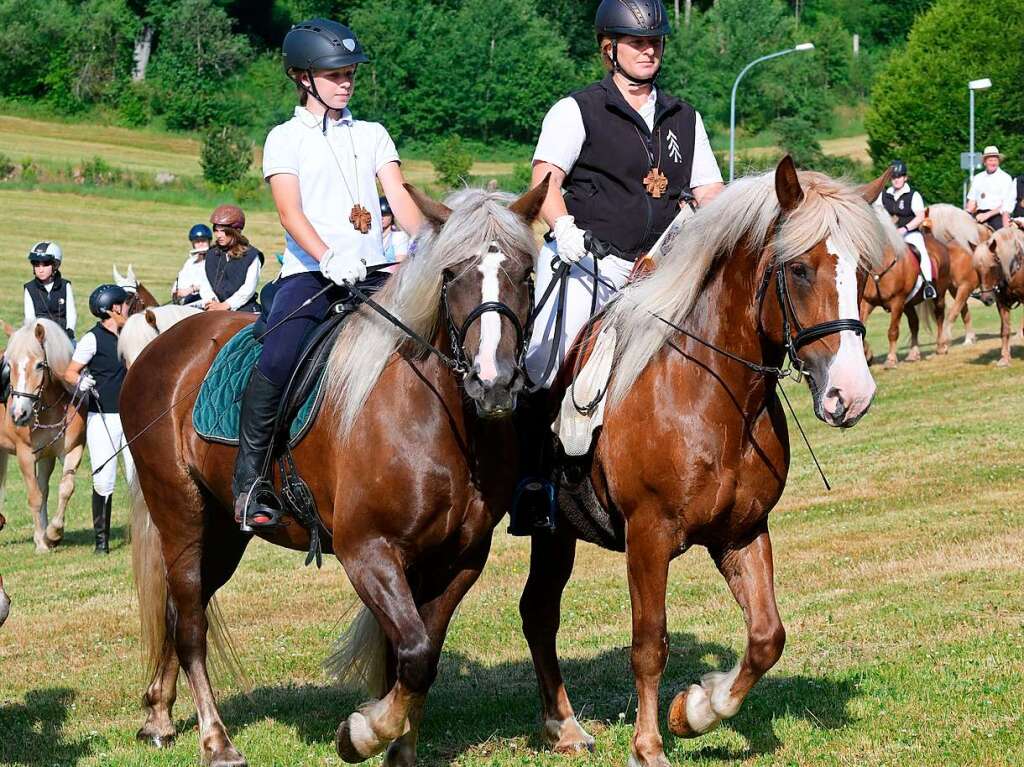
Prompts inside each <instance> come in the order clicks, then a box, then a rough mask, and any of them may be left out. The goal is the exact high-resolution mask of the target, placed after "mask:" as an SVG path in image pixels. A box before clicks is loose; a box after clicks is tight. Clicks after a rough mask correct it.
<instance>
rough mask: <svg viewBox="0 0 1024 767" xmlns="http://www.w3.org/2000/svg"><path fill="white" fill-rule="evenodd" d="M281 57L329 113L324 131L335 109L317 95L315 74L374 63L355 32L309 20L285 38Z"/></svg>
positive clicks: (292, 75)
mask: <svg viewBox="0 0 1024 767" xmlns="http://www.w3.org/2000/svg"><path fill="white" fill-rule="evenodd" d="M281 55H282V57H283V59H284V71H285V73H287V75H288V77H289V78H291V79H292V80H294V81H295V83H296V84H297V85H298V86H299V87H300V88H302V89H303V90H304V91H305V92H306V93H308V94H309V95H310V96H312V97H313V98H315V99H316V100H317V101H319V102H320V103H321V104H323V106H324V108H326V109H327V110H328V112H327V113H325V114H324V132H326V131H327V114H328V113H329V112H330V109H331V108H330V107H328V106H327V104H326V103H325V102H324V100H323V99H322V98H320V94H319V93H317V92H316V83H314V82H313V72H314V71H316V70H324V69H342V68H343V67H350V66H353V65H355V64H366V63H368V62H369V61H370V58H369V56H367V55H366V53H365V52H364V51H363V46H362V45H361V44H360V42H359V39H358V38H357V37H356V35H355V33H354V32H353V31H352V30H351V29H349V28H348V27H346V26H345V25H344V24H339V23H338V22H337V21H331V20H330V19H309V20H307V21H300V22H299V23H298V24H296V25H294V26H293V27H292V28H291V29H290V30H289V31H288V34H287V35H285V36H284V43H283V45H282V46H281ZM300 72H305V73H306V75H307V76H308V77H309V86H308V87H307V86H306V85H304V84H303V83H302V81H301V80H300V79H299V76H298V73H300Z"/></svg>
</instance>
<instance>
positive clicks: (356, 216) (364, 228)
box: [348, 204, 373, 234]
mask: <svg viewBox="0 0 1024 767" xmlns="http://www.w3.org/2000/svg"><path fill="white" fill-rule="evenodd" d="M348 220H349V221H350V222H352V227H353V228H354V229H358V230H359V231H360V232H362V233H363V234H366V233H367V232H369V231H370V226H371V225H372V224H373V216H371V215H370V211H368V210H367V209H366V208H364V207H363V206H362V205H359V204H356V205H353V206H352V213H351V215H349V217H348Z"/></svg>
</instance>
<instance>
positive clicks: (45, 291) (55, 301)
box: [24, 240, 78, 341]
mask: <svg viewBox="0 0 1024 767" xmlns="http://www.w3.org/2000/svg"><path fill="white" fill-rule="evenodd" d="M28 260H29V263H31V264H32V279H31V280H29V281H28V282H26V283H25V296H24V298H25V300H24V304H25V321H24V324H25V325H28V324H29V323H30V322H32V321H34V320H35V319H37V318H43V319H47V320H53V321H54V322H56V323H57V324H58V325H60V326H61V327H62V328H64V330H65V332H66V333H67V334H68V338H70V339H71V340H72V341H74V340H75V325H77V324H78V313H77V312H76V311H75V295H74V293H73V292H72V290H71V280H66V279H64V277H63V276H61V273H60V267H61V263H62V262H63V260H64V252H63V251H62V250H61V247H60V245H58V244H57V243H55V242H52V241H45V240H44V241H43V242H37V243H36V244H35V245H33V246H32V250H30V251H29V252H28Z"/></svg>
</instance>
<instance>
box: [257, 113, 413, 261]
mask: <svg viewBox="0 0 1024 767" xmlns="http://www.w3.org/2000/svg"><path fill="white" fill-rule="evenodd" d="M322 125H323V118H321V117H317V116H315V115H314V114H312V113H311V112H310V111H309V110H307V109H306V108H305V107H301V106H300V107H295V116H294V117H293V118H292V119H291V120H289V121H288V122H286V123H282V124H281V125H278V126H277V127H276V128H274V129H273V130H272V131H270V135H268V136H267V141H266V144H265V145H264V147H263V177H264V178H266V179H269V178H270V177H271V176H274V175H276V174H278V173H288V174H291V175H293V176H298V177H299V191H300V194H301V197H302V212H303V213H304V214H305V216H306V218H308V219H309V223H311V224H312V225H313V228H314V229H315V230H316V233H317V234H318V235H320V239H322V240H323V241H324V242H325V243H326V244H327V245H328V246H329V247H331V248H333V249H334V250H335V251H336V252H337V253H343V254H345V255H350V256H355V257H357V258H362V259H363V260H364V261H365V262H366V263H367V264H379V263H381V262H383V260H384V256H383V252H382V241H381V230H380V200H379V198H378V196H377V174H378V173H379V172H380V171H381V169H382V168H383V167H384V166H385V165H387V164H388V163H390V162H400V160H399V157H398V151H397V150H396V149H395V143H394V142H393V141H392V140H391V136H390V135H388V132H387V130H386V129H385V128H384V126H383V125H381V124H380V123H373V122H365V121H363V120H356V119H354V118H353V117H352V113H351V112H349V111H348V110H347V109H346V110H345V111H344V112H343V114H342V116H341V119H340V120H328V122H327V135H326V136H324V134H323V133H322V132H321V127H322ZM353 148H354V149H355V157H353ZM332 150H333V151H332ZM339 166H340V168H339ZM354 197H358V198H359V199H354ZM357 203H358V204H360V205H362V206H363V207H364V208H366V209H367V210H368V211H370V215H371V216H372V219H373V220H372V224H371V227H370V231H369V232H368V233H367V234H362V233H361V232H359V231H358V230H357V229H356V228H355V227H353V226H352V223H351V222H350V221H349V214H350V212H351V210H352V207H353V206H354V205H356V204H357ZM284 244H285V249H284V266H283V268H282V269H281V276H282V277H288V276H291V275H293V274H300V273H302V272H318V271H320V264H319V262H318V261H317V260H316V258H314V257H313V255H310V254H308V253H306V252H305V251H304V250H303V249H302V248H301V247H300V246H299V244H298V243H297V242H295V240H294V239H292V236H291V235H290V234H288V233H287V232H285V238H284ZM315 255H316V256H317V257H319V256H320V255H322V254H320V253H317V254H315Z"/></svg>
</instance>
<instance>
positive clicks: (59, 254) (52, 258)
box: [28, 240, 64, 269]
mask: <svg viewBox="0 0 1024 767" xmlns="http://www.w3.org/2000/svg"><path fill="white" fill-rule="evenodd" d="M28 260H29V261H31V262H32V263H33V264H54V265H55V266H56V267H57V268H58V269H59V268H60V264H61V261H63V260H64V251H62V250H61V249H60V245H58V244H57V243H55V242H48V241H46V240H44V241H43V242H37V243H36V244H35V245H33V246H32V250H30V251H29V252H28Z"/></svg>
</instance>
